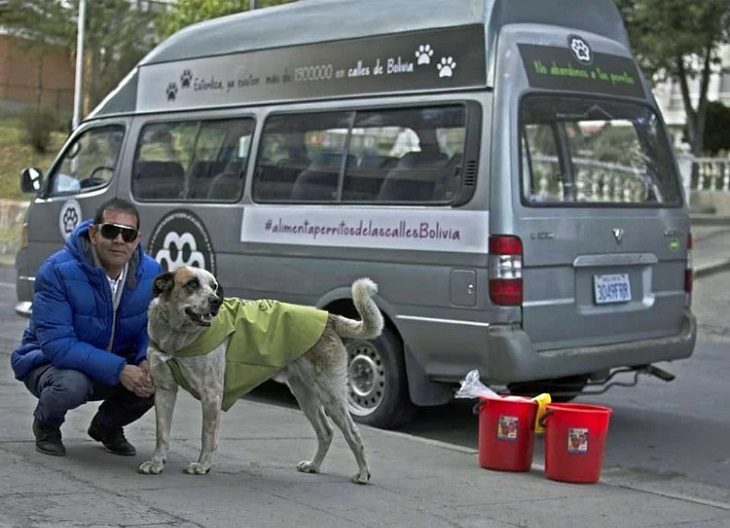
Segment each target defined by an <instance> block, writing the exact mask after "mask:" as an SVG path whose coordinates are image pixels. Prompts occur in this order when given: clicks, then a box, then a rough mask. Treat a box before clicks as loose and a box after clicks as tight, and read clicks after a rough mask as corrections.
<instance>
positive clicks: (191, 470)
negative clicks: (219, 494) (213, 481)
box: [183, 462, 210, 475]
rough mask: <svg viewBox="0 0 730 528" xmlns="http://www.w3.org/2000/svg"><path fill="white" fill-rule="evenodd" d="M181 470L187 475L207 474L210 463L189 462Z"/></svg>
mask: <svg viewBox="0 0 730 528" xmlns="http://www.w3.org/2000/svg"><path fill="white" fill-rule="evenodd" d="M183 471H185V473H187V474H188V475H207V474H208V473H210V464H202V463H200V462H190V464H188V467H186V468H185V469H184V470H183Z"/></svg>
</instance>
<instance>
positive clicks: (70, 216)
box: [61, 208, 79, 233]
mask: <svg viewBox="0 0 730 528" xmlns="http://www.w3.org/2000/svg"><path fill="white" fill-rule="evenodd" d="M61 221H62V222H63V231H64V232H65V233H71V231H73V230H74V228H75V227H76V226H77V225H78V223H79V214H78V211H77V210H76V209H74V208H68V209H66V211H64V213H63V217H62V218H61Z"/></svg>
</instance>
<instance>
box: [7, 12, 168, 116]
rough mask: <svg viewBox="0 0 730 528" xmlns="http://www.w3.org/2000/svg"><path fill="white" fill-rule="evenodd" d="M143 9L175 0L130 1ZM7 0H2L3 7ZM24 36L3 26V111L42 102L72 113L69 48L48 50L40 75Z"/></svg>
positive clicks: (72, 85)
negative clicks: (15, 33) (24, 43)
mask: <svg viewBox="0 0 730 528" xmlns="http://www.w3.org/2000/svg"><path fill="white" fill-rule="evenodd" d="M88 1H94V0H87V2H88ZM129 2H130V4H132V5H134V6H135V7H136V8H137V9H139V10H142V11H162V10H165V9H167V7H168V6H169V5H170V4H172V3H174V2H175V0H129ZM5 4H7V0H0V9H2V8H3V7H4V5H5ZM21 39H22V37H19V36H17V35H13V34H11V33H10V32H8V31H7V30H6V29H5V28H2V27H0V114H1V113H13V112H16V111H18V110H19V109H20V108H22V107H24V106H27V105H34V104H36V103H37V102H38V100H39V94H38V91H39V89H40V92H41V93H40V102H41V104H43V105H46V106H48V107H50V108H53V109H54V110H56V111H57V112H59V113H61V114H66V113H67V114H70V113H71V112H72V111H73V105H74V72H75V61H74V58H73V56H72V53H71V51H70V50H69V49H67V48H65V47H62V46H59V47H58V49H56V50H53V49H52V50H50V51H47V52H46V54H45V55H44V58H43V68H42V74H41V76H40V81H39V75H38V69H39V65H40V62H39V58H38V56H37V54H34V52H33V51H32V50H29V49H28V47H27V46H23V45H22V43H21V42H20V40H21Z"/></svg>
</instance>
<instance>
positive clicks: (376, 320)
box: [331, 279, 385, 339]
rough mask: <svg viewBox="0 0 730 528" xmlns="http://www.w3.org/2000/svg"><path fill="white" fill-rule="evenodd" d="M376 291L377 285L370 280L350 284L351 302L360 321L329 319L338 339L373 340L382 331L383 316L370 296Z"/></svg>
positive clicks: (337, 317) (339, 318) (337, 316)
mask: <svg viewBox="0 0 730 528" xmlns="http://www.w3.org/2000/svg"><path fill="white" fill-rule="evenodd" d="M377 291H378V287H377V285H376V284H375V283H374V282H373V281H371V280H370V279H357V280H356V281H355V282H353V283H352V302H353V303H354V304H355V309H357V313H359V314H360V321H356V320H355V319H348V318H347V317H342V316H339V315H333V317H332V318H331V320H332V322H333V324H334V327H335V332H337V334H338V335H339V336H340V337H345V338H350V339H374V338H376V337H378V336H379V335H380V333H381V332H382V331H383V325H384V324H385V323H384V321H383V314H381V313H380V309H379V308H378V305H377V304H375V301H373V299H372V296H373V294H374V293H376V292H377Z"/></svg>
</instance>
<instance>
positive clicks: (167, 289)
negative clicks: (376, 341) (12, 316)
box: [139, 267, 383, 484]
mask: <svg viewBox="0 0 730 528" xmlns="http://www.w3.org/2000/svg"><path fill="white" fill-rule="evenodd" d="M376 291H377V287H376V285H375V283H373V282H372V281H371V280H369V279H358V280H356V281H355V282H354V283H353V284H352V300H353V303H354V305H355V308H356V309H357V311H358V313H359V314H360V317H361V320H360V321H356V320H354V319H348V318H346V317H342V316H339V315H335V314H330V313H327V312H325V311H322V310H316V309H314V308H308V307H302V306H297V305H290V304H286V303H279V302H276V301H255V302H246V301H241V300H236V299H223V296H222V289H221V288H220V286H219V284H218V281H217V280H216V278H215V277H214V276H213V274H211V273H210V272H208V271H206V270H204V269H200V268H194V267H182V268H178V269H176V270H175V271H171V272H167V273H163V274H162V275H160V276H159V277H157V278H156V279H155V281H154V299H153V300H152V303H151V304H150V307H149V325H148V330H149V336H150V348H149V350H148V359H149V364H150V372H151V374H152V378H153V380H154V383H155V388H156V389H155V414H156V417H157V443H156V447H155V451H154V453H153V455H152V458H151V459H150V460H148V461H146V462H144V463H142V465H140V467H139V471H140V473H144V474H158V473H160V472H161V471H162V470H163V468H164V467H165V461H166V457H167V452H168V449H169V443H170V426H171V421H172V414H173V408H174V406H175V399H176V396H177V390H178V386H183V388H185V389H186V390H188V391H189V392H190V393H191V394H193V396H195V397H196V398H197V399H199V400H200V401H201V404H202V409H203V413H202V416H203V434H202V448H201V451H200V456H199V457H198V460H197V461H196V462H191V463H190V464H189V465H188V466H187V468H186V469H185V472H186V473H189V474H205V473H208V472H209V471H210V467H211V464H212V460H213V455H214V453H215V451H216V448H217V442H218V431H219V428H220V421H221V414H222V412H221V411H222V410H228V408H229V407H230V406H231V405H232V404H233V402H235V401H236V400H237V399H238V398H239V397H240V396H241V395H242V394H244V393H245V392H247V391H248V390H250V389H251V388H253V387H254V386H256V385H257V384H259V383H261V382H262V381H263V380H265V379H270V378H274V379H276V380H277V381H281V382H284V383H286V384H287V385H288V386H289V388H290V389H291V391H292V393H293V394H294V396H295V397H296V399H297V401H298V402H299V406H300V407H301V408H302V410H303V411H304V414H305V415H306V416H307V418H308V419H309V421H310V422H311V424H312V426H313V427H314V431H315V433H316V435H317V442H318V445H317V451H316V453H315V455H314V458H312V460H309V461H303V462H300V463H299V464H298V465H297V469H298V470H299V471H302V472H306V473H318V472H319V470H320V466H321V465H322V461H323V460H324V458H325V455H326V454H327V451H328V449H329V447H330V443H331V442H332V436H333V429H332V425H331V424H330V419H331V420H332V421H333V422H334V423H335V424H336V425H337V426H338V427H339V428H340V429H341V430H342V433H343V434H344V436H345V440H346V441H347V444H348V445H349V446H350V449H351V450H352V452H353V454H354V455H355V460H356V461H357V465H358V472H357V473H356V474H355V475H354V476H353V477H352V480H353V481H354V482H356V483H358V484H365V483H367V482H368V480H369V479H370V470H369V469H368V465H367V461H366V460H365V452H364V448H363V443H362V438H361V437H360V433H359V431H358V429H357V426H356V425H355V423H354V421H353V420H352V417H351V416H350V413H349V412H348V410H347V403H346V381H347V380H346V378H347V353H346V350H345V346H344V345H343V342H342V338H353V339H373V338H375V337H377V336H378V335H380V333H381V332H382V329H383V316H382V314H381V313H380V310H379V309H378V306H377V305H376V304H375V302H374V301H373V299H372V298H371V297H372V295H373V294H374V293H375V292H376ZM227 308H228V311H226V309H227ZM231 311H232V312H235V314H234V316H231V315H230V313H229V312H231ZM236 314H237V317H236ZM260 316H263V317H264V318H265V322H266V324H264V323H262V321H264V320H262V319H258V317H260ZM216 329H217V330H216ZM257 332H263V334H262V337H261V339H262V340H263V343H255V342H254V341H255V339H254V337H255V336H254V334H256V333H257ZM282 332H283V333H284V334H286V333H287V332H288V333H289V334H290V336H289V337H288V338H281V337H280V336H281V334H282ZM211 333H213V334H215V335H214V336H213V337H212V338H211V339H212V341H211V339H207V337H208V336H209V335H210V334H211ZM302 337H303V339H301V338H302ZM211 343H212V345H211ZM293 343H294V344H296V346H293ZM229 345H231V346H229ZM296 347H299V348H300V349H301V350H299V351H295V352H294V353H293V354H289V353H287V352H288V351H286V350H284V351H283V352H285V353H284V354H283V355H280V354H279V352H282V350H274V349H279V348H296ZM250 348H256V350H243V349H250ZM206 349H207V350H206ZM232 349H236V350H235V353H239V352H241V353H244V355H246V356H247V357H248V356H250V355H251V354H252V355H253V356H255V357H256V360H249V359H245V360H241V359H240V358H238V359H235V360H231V358H230V355H231V354H232V353H234V351H233V350H232ZM269 356H272V357H273V358H272V357H269ZM262 358H263V363H264V365H263V366H261V361H260V360H262ZM242 361H243V363H242ZM249 362H250V363H251V366H250V367H249V366H248V364H247V363H249ZM234 370H237V371H239V373H241V374H243V375H244V377H246V376H247V375H250V374H251V373H253V379H248V380H245V381H243V382H240V381H236V380H232V379H231V380H229V374H231V373H232V371H234ZM229 381H230V383H229ZM229 385H230V386H229ZM224 389H225V391H226V394H224ZM229 389H230V390H229ZM328 417H329V418H328Z"/></svg>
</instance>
